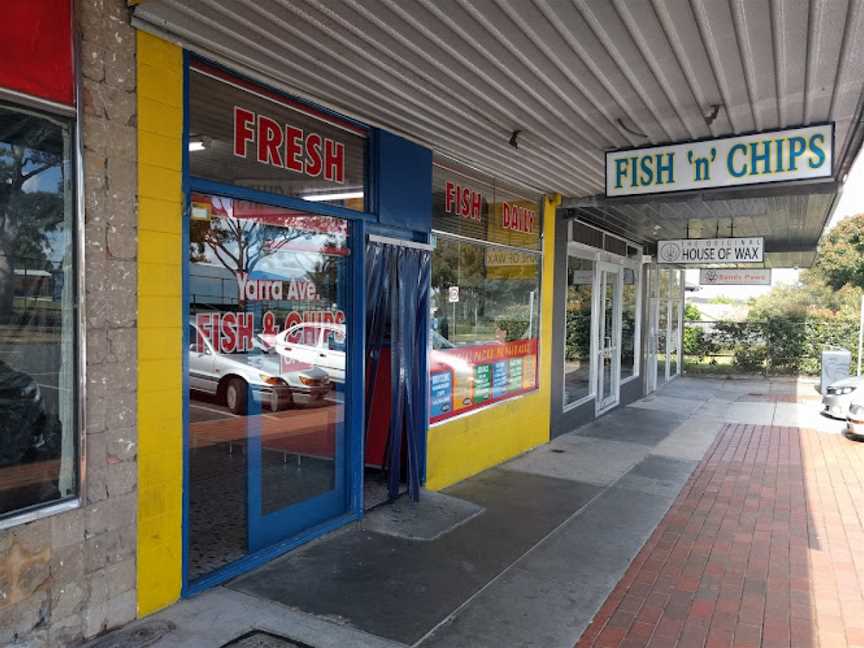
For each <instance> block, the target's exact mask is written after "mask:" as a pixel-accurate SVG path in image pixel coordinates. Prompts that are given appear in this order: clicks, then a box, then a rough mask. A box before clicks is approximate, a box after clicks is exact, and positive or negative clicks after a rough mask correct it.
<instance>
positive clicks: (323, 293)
mask: <svg viewBox="0 0 864 648" xmlns="http://www.w3.org/2000/svg"><path fill="white" fill-rule="evenodd" d="M341 247H342V242H341V241H340V240H339V238H338V237H337V236H335V235H333V234H329V235H328V236H327V238H326V239H325V240H324V242H323V243H322V244H321V249H322V250H327V249H331V250H337V249H339V248H341ZM341 265H342V257H341V256H339V255H336V254H321V255H319V256H318V260H317V261H315V264H314V265H313V266H312V269H311V270H308V271H307V272H306V278H307V279H308V280H309V281H311V282H312V283H313V284H315V292H316V293H317V294H318V297H319V299H321V300H322V301H325V302H328V303H330V304H335V303H338V302H339V296H338V295H337V294H336V291H337V288H338V286H339V268H340V267H341Z"/></svg>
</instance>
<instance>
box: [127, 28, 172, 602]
mask: <svg viewBox="0 0 864 648" xmlns="http://www.w3.org/2000/svg"><path fill="white" fill-rule="evenodd" d="M182 79H183V55H182V50H181V49H180V48H179V47H177V46H175V45H172V44H171V43H168V42H166V41H164V40H162V39H160V38H157V37H155V36H151V35H149V34H145V33H142V32H138V36H137V89H138V196H139V223H138V226H139V227H138V264H139V267H138V349H139V353H138V360H137V361H138V484H139V488H138V561H137V590H138V615H139V616H145V615H147V614H150V613H152V612H155V611H157V610H159V609H161V608H163V607H165V606H167V605H170V604H171V603H173V602H175V601H176V600H177V599H178V598H179V597H180V589H181V583H182V493H183V393H182V376H181V371H182V363H183V348H182V347H183V340H182V331H183V322H182V295H183V286H182V274H181V268H182V253H183V251H182V241H181V223H182V186H181V173H180V171H181V169H180V160H181V147H182V135H183V133H182V124H183V111H182V106H183V82H182Z"/></svg>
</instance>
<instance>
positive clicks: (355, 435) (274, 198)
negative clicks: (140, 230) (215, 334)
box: [181, 51, 376, 597]
mask: <svg viewBox="0 0 864 648" xmlns="http://www.w3.org/2000/svg"><path fill="white" fill-rule="evenodd" d="M191 58H192V57H191V55H190V54H189V52H186V51H184V66H183V86H184V87H183V97H184V106H183V141H182V147H183V149H182V167H183V176H182V187H183V194H184V201H185V204H184V215H183V223H182V243H181V245H182V246H183V257H182V258H183V268H182V270H183V308H182V317H183V321H184V326H183V327H182V330H183V348H184V349H188V348H189V342H190V341H189V338H188V336H189V332H188V326H186V325H185V323H186V322H188V320H189V272H190V260H189V254H188V251H189V236H190V234H189V210H190V196H191V194H192V193H193V192H200V193H206V194H213V195H218V196H224V197H227V198H233V199H238V200H247V201H252V202H258V203H263V204H269V205H274V206H276V207H284V208H288V209H294V210H298V211H305V212H309V213H314V214H320V215H324V216H333V217H338V218H342V219H345V220H347V221H348V222H349V247H350V250H351V253H350V256H349V262H348V277H347V281H348V292H347V303H346V304H345V314H346V320H347V328H348V331H347V333H348V341H349V342H348V351H347V354H346V382H345V392H344V394H343V396H344V399H345V410H344V426H345V429H344V434H343V435H342V437H343V439H344V444H341V448H337V456H338V455H339V454H341V456H342V457H343V458H344V460H343V461H339V462H337V476H336V489H335V490H334V491H330V492H328V493H326V494H324V495H321V496H319V497H315V498H313V499H310V500H308V501H305V502H303V503H301V504H299V505H296V506H293V507H291V508H290V509H286V510H285V511H284V515H280V514H271V515H268V516H260V515H257V514H255V515H252V516H250V517H249V522H248V523H247V524H248V525H249V526H250V528H249V529H247V534H249V539H250V540H252V541H253V542H252V543H250V549H252V550H251V551H250V553H248V554H247V555H246V556H244V557H243V558H241V559H239V560H237V561H235V562H232V563H230V564H228V565H225V566H224V567H222V568H220V569H217V570H216V571H213V572H211V573H209V574H207V575H205V576H203V577H201V578H199V579H196V580H195V581H191V582H190V581H189V579H188V565H189V492H190V489H189V375H188V373H189V372H188V369H189V367H188V358H187V356H186V354H185V353H184V354H183V367H182V371H183V396H184V399H183V443H184V447H183V455H184V461H183V561H182V565H183V588H182V595H183V596H184V597H186V596H192V595H194V594H197V593H199V592H201V591H203V590H205V589H208V588H210V587H213V586H214V585H218V584H220V583H223V582H225V581H227V580H229V579H231V578H234V577H235V576H237V575H239V574H241V573H244V572H246V571H249V570H250V569H253V568H255V567H257V566H259V565H262V564H264V563H266V562H268V561H270V560H272V559H273V558H275V557H276V556H279V555H281V554H283V553H285V552H287V551H290V550H291V549H293V548H295V547H297V546H299V545H301V544H304V543H306V542H308V541H310V540H312V539H314V538H316V537H319V536H320V535H322V534H324V533H327V532H329V531H332V530H334V529H336V528H338V527H340V526H342V525H344V524H346V523H348V522H351V521H353V520H356V519H359V518H360V517H361V516H362V513H363V436H364V429H363V421H364V420H365V416H364V413H363V410H364V397H363V386H364V380H363V377H364V375H365V349H364V347H365V338H366V335H365V327H366V318H365V312H366V290H365V279H364V272H365V271H364V258H365V241H366V224H367V223H368V222H374V221H375V219H376V217H375V215H374V214H373V213H371V212H370V211H369V207H370V205H374V204H375V201H374V177H375V174H374V167H373V165H371V164H367V169H368V171H367V183H366V189H365V191H364V193H365V194H366V211H364V212H357V211H353V210H350V209H346V208H342V207H337V206H332V205H324V204H320V203H317V204H310V203H309V202H307V201H305V200H302V199H298V198H291V197H287V196H280V195H274V194H270V193H266V192H261V191H257V190H253V189H248V188H244V187H237V186H234V185H230V184H224V183H220V182H215V181H212V180H206V179H204V178H198V177H194V176H191V175H190V174H189V151H188V141H189V83H188V81H189V63H190V59H191ZM208 64H209V65H213V63H211V62H209V61H208ZM231 74H235V73H233V72H231ZM319 109H320V108H319ZM321 110H324V109H321ZM325 112H329V111H325ZM343 119H344V118H343ZM361 126H363V125H362V124H361ZM363 127H364V128H365V126H363ZM371 135H372V133H371V132H370V137H369V138H368V145H367V151H370V150H371V149H372V148H373V147H374V145H375V138H374V137H372V136H371ZM367 155H368V154H367ZM248 443H249V451H248V456H249V457H250V458H252V457H257V460H256V459H250V461H249V464H250V465H249V467H248V468H247V470H249V473H250V474H249V481H248V492H249V500H250V502H251V504H250V510H251V507H252V506H253V505H260V494H261V493H260V485H261V477H260V450H261V443H260V437H258V436H257V435H255V434H252V435H249V437H248ZM339 449H341V451H342V452H341V453H339V452H338V450H339ZM340 464H341V465H340ZM258 510H260V506H259V507H258Z"/></svg>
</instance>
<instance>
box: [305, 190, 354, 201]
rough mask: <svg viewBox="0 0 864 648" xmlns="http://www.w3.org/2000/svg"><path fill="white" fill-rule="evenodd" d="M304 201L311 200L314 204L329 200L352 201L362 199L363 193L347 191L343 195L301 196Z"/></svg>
mask: <svg viewBox="0 0 864 648" xmlns="http://www.w3.org/2000/svg"><path fill="white" fill-rule="evenodd" d="M300 197H301V198H302V199H303V200H310V201H312V202H324V201H327V200H351V199H352V198H362V197H363V192H362V191H345V192H342V193H320V194H308V195H306V196H300Z"/></svg>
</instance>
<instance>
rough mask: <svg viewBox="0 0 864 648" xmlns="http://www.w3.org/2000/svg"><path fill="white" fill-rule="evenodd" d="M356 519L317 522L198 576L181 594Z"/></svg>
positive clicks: (256, 564)
mask: <svg viewBox="0 0 864 648" xmlns="http://www.w3.org/2000/svg"><path fill="white" fill-rule="evenodd" d="M358 519H360V518H359V516H358V515H356V514H355V513H353V512H352V513H346V514H345V515H341V516H339V517H338V518H334V519H332V520H328V521H327V522H324V523H323V524H319V525H318V526H316V527H313V528H311V529H308V530H307V531H304V532H303V533H301V534H299V535H296V536H294V537H293V538H289V539H287V540H285V541H284V542H280V543H277V544H274V545H271V546H269V547H267V548H265V549H261V550H260V551H256V552H255V553H251V554H248V555H246V556H244V557H243V558H241V559H240V560H238V561H236V562H233V563H231V564H229V565H225V566H224V567H222V568H221V569H218V570H216V571H214V572H211V573H209V574H207V576H204V577H203V578H199V579H198V580H196V581H193V582H191V583H189V585H188V586H187V587H186V589H185V591H184V593H183V596H184V597H188V596H195V595H196V594H200V593H201V592H203V591H205V590H208V589H210V588H211V587H214V586H216V585H221V584H222V583H224V582H226V581H229V580H231V579H232V578H236V577H237V576H240V575H241V574H245V573H246V572H248V571H251V570H253V569H255V568H256V567H260V566H261V565H264V564H265V563H268V562H270V561H271V560H273V559H274V558H278V557H279V556H281V555H283V554H285V553H287V552H289V551H291V550H292V549H296V548H297V547H299V546H301V545H304V544H306V543H307V542H310V541H312V540H315V539H317V538H319V537H321V536H322V535H324V534H325V533H330V532H331V531H335V530H336V529H339V528H341V527H343V526H345V525H346V524H349V523H351V522H356V521H357V520H358Z"/></svg>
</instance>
